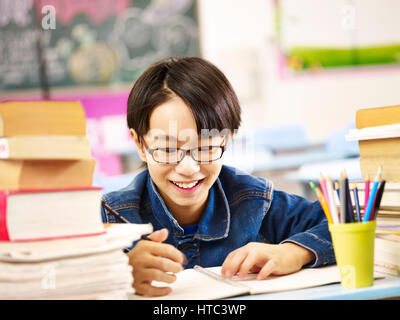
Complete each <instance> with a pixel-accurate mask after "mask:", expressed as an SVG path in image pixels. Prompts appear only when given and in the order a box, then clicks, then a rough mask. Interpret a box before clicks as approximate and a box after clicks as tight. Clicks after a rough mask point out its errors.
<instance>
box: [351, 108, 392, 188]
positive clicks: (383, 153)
mask: <svg viewBox="0 0 400 320" xmlns="http://www.w3.org/2000/svg"><path fill="white" fill-rule="evenodd" d="M347 139H348V140H358V144H359V148H360V168H361V173H362V175H363V177H364V178H366V177H367V176H369V177H370V179H372V178H373V177H374V175H375V173H376V172H377V171H378V167H379V166H381V167H382V179H384V180H386V181H391V182H396V181H398V182H400V105H398V106H389V107H379V108H366V109H360V110H358V111H357V113H356V129H353V130H350V132H349V134H348V135H347Z"/></svg>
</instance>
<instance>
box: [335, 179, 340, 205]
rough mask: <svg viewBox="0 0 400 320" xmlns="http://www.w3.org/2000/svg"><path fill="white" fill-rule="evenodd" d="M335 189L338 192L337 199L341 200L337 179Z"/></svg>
mask: <svg viewBox="0 0 400 320" xmlns="http://www.w3.org/2000/svg"><path fill="white" fill-rule="evenodd" d="M335 191H336V194H337V199H338V200H339V202H340V192H339V182H337V181H335Z"/></svg>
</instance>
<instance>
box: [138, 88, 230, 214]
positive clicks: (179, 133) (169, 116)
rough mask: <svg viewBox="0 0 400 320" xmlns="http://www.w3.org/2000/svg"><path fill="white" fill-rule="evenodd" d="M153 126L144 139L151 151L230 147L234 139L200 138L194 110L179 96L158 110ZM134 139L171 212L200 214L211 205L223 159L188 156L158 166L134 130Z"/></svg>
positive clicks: (218, 136)
mask: <svg viewBox="0 0 400 320" xmlns="http://www.w3.org/2000/svg"><path fill="white" fill-rule="evenodd" d="M149 125H150V128H149V132H148V133H147V134H146V135H145V136H144V142H145V144H146V145H147V148H148V149H156V148H176V147H177V148H182V149H186V150H187V149H192V148H196V147H205V146H221V145H226V143H227V142H228V141H227V140H228V139H229V138H230V137H226V136H225V137H224V136H221V135H217V136H213V137H204V138H202V137H201V136H199V134H198V133H197V126H196V122H195V118H194V116H193V114H192V111H191V110H190V109H189V107H187V105H186V104H185V103H184V101H183V100H182V99H181V98H179V97H178V96H175V97H173V98H172V99H170V100H169V101H167V102H165V103H163V104H161V105H159V106H157V107H156V108H154V110H153V111H152V113H151V115H150V123H149ZM131 136H132V138H133V139H134V141H135V143H136V146H137V147H138V150H139V154H140V157H141V159H142V160H143V161H145V162H147V167H148V169H149V173H150V176H151V178H152V180H153V182H154V184H155V185H156V186H157V189H158V191H159V193H160V195H161V196H162V197H163V199H164V201H165V203H166V205H167V206H168V208H169V209H170V210H171V212H172V213H173V214H174V213H178V212H179V213H181V212H187V214H188V215H198V214H200V213H201V211H202V210H203V209H204V206H205V204H206V202H207V197H208V191H209V189H210V188H211V186H212V185H213V184H214V182H215V180H216V179H217V177H218V175H219V173H220V171H221V167H222V160H221V159H219V160H216V161H214V162H210V163H198V162H197V161H195V160H194V159H193V158H192V157H191V156H190V154H189V153H187V154H186V156H185V157H184V158H183V159H182V161H180V162H179V163H177V164H162V163H158V162H156V161H155V160H154V159H153V157H152V156H151V154H149V153H148V152H147V151H146V150H145V148H144V147H143V146H142V145H140V144H139V140H138V139H137V135H136V134H135V132H134V130H133V129H131ZM177 184H178V185H177Z"/></svg>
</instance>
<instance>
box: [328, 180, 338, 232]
mask: <svg viewBox="0 0 400 320" xmlns="http://www.w3.org/2000/svg"><path fill="white" fill-rule="evenodd" d="M326 191H327V193H328V198H329V203H330V204H331V210H330V213H331V216H332V221H333V223H334V224H337V223H339V216H338V211H337V207H336V202H335V200H334V194H335V192H334V191H333V186H332V180H331V178H329V177H328V176H327V177H326Z"/></svg>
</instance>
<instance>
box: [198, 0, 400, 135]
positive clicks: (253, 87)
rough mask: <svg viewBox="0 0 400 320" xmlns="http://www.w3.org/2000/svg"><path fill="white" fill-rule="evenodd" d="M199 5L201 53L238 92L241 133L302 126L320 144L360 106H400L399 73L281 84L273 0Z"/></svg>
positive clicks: (347, 74)
mask: <svg viewBox="0 0 400 320" xmlns="http://www.w3.org/2000/svg"><path fill="white" fill-rule="evenodd" d="M198 6H199V14H200V16H199V18H200V20H199V22H200V31H201V34H200V39H201V48H202V54H203V56H204V57H205V58H207V59H209V60H210V61H212V62H214V63H216V64H217V65H218V66H219V67H220V68H221V69H222V70H223V71H224V72H225V73H226V74H227V76H228V78H229V79H230V80H231V81H232V83H233V86H234V88H235V89H236V90H237V93H238V95H239V99H240V100H241V103H242V107H243V125H242V127H243V128H245V127H252V126H258V125H265V124H267V125H282V124H291V123H300V124H301V125H304V126H305V128H306V130H307V133H308V136H309V138H310V139H311V140H312V141H320V140H324V139H325V138H326V137H327V136H329V134H331V133H332V132H333V131H334V130H337V129H340V128H346V127H347V126H348V125H349V123H350V122H351V121H353V120H354V115H355V111H356V110H357V109H359V108H361V107H369V106H384V105H393V104H400V90H399V84H400V68H397V69H393V68H387V67H380V68H374V69H372V70H371V69H368V70H366V69H364V70H361V69H360V70H358V71H341V72H336V71H335V72H330V73H328V74H326V73H325V74H319V75H318V74H316V75H310V76H305V77H299V78H293V77H292V78H290V77H289V78H284V79H282V78H281V77H280V75H279V71H278V65H277V55H276V51H275V46H274V44H273V42H272V36H273V32H272V31H273V24H272V19H273V16H272V0H271V1H270V0H251V1H240V0H218V1H215V0H199V2H198ZM316 29H317V30H318V27H317V26H316Z"/></svg>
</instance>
